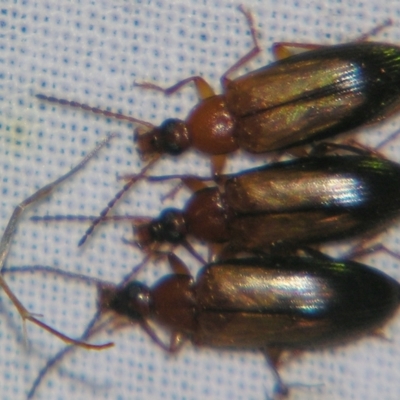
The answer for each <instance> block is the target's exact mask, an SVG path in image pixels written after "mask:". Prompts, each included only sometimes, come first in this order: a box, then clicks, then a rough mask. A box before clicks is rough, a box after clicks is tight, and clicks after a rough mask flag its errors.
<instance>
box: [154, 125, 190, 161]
mask: <svg viewBox="0 0 400 400" xmlns="http://www.w3.org/2000/svg"><path fill="white" fill-rule="evenodd" d="M159 129H160V144H159V146H160V148H161V149H162V150H163V151H164V152H165V153H167V154H170V155H171V156H177V155H179V154H181V153H182V152H183V151H185V150H186V149H187V148H188V147H189V145H190V143H189V134H188V130H187V127H186V124H185V123H184V122H183V121H181V120H180V119H175V118H170V119H167V120H165V121H164V122H163V123H162V124H161V125H160V128H159Z"/></svg>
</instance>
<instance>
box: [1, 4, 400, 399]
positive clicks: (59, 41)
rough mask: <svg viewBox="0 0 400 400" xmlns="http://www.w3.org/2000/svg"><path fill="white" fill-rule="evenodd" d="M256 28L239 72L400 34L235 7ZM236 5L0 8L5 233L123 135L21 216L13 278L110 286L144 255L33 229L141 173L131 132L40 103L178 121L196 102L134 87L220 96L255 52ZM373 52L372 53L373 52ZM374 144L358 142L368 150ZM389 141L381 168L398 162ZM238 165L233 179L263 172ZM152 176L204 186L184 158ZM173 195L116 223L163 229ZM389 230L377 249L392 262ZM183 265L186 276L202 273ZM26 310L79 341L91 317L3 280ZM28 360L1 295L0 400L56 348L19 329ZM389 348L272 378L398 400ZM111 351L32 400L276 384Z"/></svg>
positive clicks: (340, 7) (209, 353) (243, 369)
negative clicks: (284, 44) (70, 275)
mask: <svg viewBox="0 0 400 400" xmlns="http://www.w3.org/2000/svg"><path fill="white" fill-rule="evenodd" d="M241 3H243V4H244V5H245V6H246V7H248V8H249V9H250V10H251V11H252V13H253V14H254V16H255V20H256V26H257V29H258V30H259V33H260V42H261V44H262V48H263V49H264V50H265V51H263V53H262V54H261V55H260V57H258V58H257V59H256V60H255V61H254V62H252V63H251V64H250V66H249V68H255V67H257V66H262V65H264V64H267V63H269V62H271V61H272V55H271V52H270V46H271V44H272V42H274V41H295V42H306V43H325V44H333V43H338V42H342V41H351V40H354V39H355V38H357V37H359V36H360V35H361V34H362V33H365V32H367V31H369V30H370V29H372V28H374V27H375V26H376V25H377V24H379V23H382V22H384V21H385V20H386V19H387V18H392V20H393V22H394V26H392V27H390V28H387V29H386V30H385V31H384V32H382V33H380V34H379V35H378V36H377V37H376V40H384V41H388V42H391V43H397V44H398V43H400V26H399V23H398V21H399V17H400V3H399V2H397V1H395V0H393V1H378V0H359V1H336V0H330V1H326V0H322V1H309V0H303V1H298V0H281V1H274V0H270V1H268V2H267V1H245V0H241ZM238 4H239V3H235V2H232V1H228V0H219V1H207V0H204V1H191V0H189V1H188V0H186V1H182V0H180V1H177V0H176V1H168V2H167V1H165V2H163V1H134V0H130V1H122V0H114V1H91V2H89V1H67V0H58V1H37V2H35V1H29V0H27V1H15V2H14V1H6V0H5V1H2V2H1V6H0V8H1V9H2V11H1V13H0V33H1V36H0V45H1V56H0V57H1V63H0V77H1V83H0V85H1V86H0V88H1V91H0V100H1V104H0V163H1V171H2V174H1V180H0V191H1V210H0V216H1V224H0V230H1V231H3V230H4V228H5V225H6V223H7V221H8V219H9V217H10V215H11V212H12V210H13V208H14V207H15V206H16V205H17V203H19V202H20V201H21V200H22V199H24V198H26V197H27V196H28V195H30V194H31V193H33V191H34V190H35V189H37V188H39V187H41V186H43V185H44V184H45V183H48V182H49V181H50V180H52V179H55V178H56V177H58V176H59V175H61V174H63V173H64V172H66V171H67V170H68V169H69V168H70V166H72V165H74V164H76V163H77V162H78V161H79V160H80V158H81V156H82V154H84V153H85V152H87V151H89V150H90V149H91V148H93V147H94V145H95V143H96V142H97V141H98V140H100V139H101V138H103V137H104V136H105V135H106V134H107V133H109V132H119V133H120V135H121V138H119V139H114V140H113V142H112V145H111V147H110V148H109V149H105V150H103V151H102V152H101V154H100V156H99V157H98V158H97V159H96V160H93V161H92V162H91V163H90V165H89V166H88V167H87V168H85V170H84V171H82V172H81V173H80V174H79V176H77V177H76V178H74V179H71V180H70V181H69V182H68V183H67V184H65V185H63V186H62V187H61V188H60V189H59V190H57V191H56V193H55V194H54V195H53V196H52V197H51V198H49V199H48V200H45V201H43V202H41V203H40V204H38V205H37V206H34V207H33V208H32V209H30V210H29V211H28V212H27V213H26V215H25V217H24V219H23V221H21V223H20V225H19V229H18V234H17V235H16V237H15V241H14V245H13V247H12V250H11V253H10V257H9V259H8V266H22V265H26V266H28V265H46V266H53V267H56V268H59V269H60V270H64V271H70V272H80V273H84V274H88V275H91V276H93V277H98V278H102V279H105V280H109V281H111V282H114V283H118V282H119V281H120V280H121V279H122V277H123V276H124V274H126V273H128V271H129V270H130V269H131V268H132V266H134V265H135V264H137V263H138V262H139V261H140V259H141V257H142V254H141V253H140V252H139V251H138V250H135V249H133V248H131V247H129V246H127V245H125V244H123V243H122V241H121V237H125V238H128V239H129V238H131V228H130V225H129V223H118V224H109V225H107V226H106V225H103V226H101V227H100V228H99V229H97V231H96V234H95V235H94V236H93V237H91V238H90V240H89V241H88V243H87V245H86V246H84V247H83V248H82V249H78V248H77V247H76V244H77V242H78V240H79V238H80V237H81V235H82V234H83V232H84V230H85V227H86V225H84V224H81V223H71V222H59V223H51V224H48V225H46V224H39V223H33V222H31V221H30V220H29V216H31V215H35V214H37V215H44V214H59V215H65V214H84V215H87V214H91V215H97V214H98V213H99V212H100V210H101V209H102V208H103V207H104V206H105V204H106V203H107V201H108V200H109V199H110V198H111V197H112V196H113V195H114V193H116V192H117V191H118V189H119V188H120V186H121V183H120V182H117V181H116V180H115V176H116V174H123V173H129V172H137V171H139V169H140V166H141V163H140V162H139V158H138V156H137V154H136V151H135V149H134V147H133V145H132V141H131V138H132V128H131V127H130V126H129V125H128V124H126V123H118V122H116V121H114V120H112V121H111V120H110V121H109V120H106V119H105V118H103V117H97V116H96V115H93V114H90V113H84V112H82V111H80V110H73V109H70V108H63V107H61V106H53V105H49V104H44V103H42V102H40V101H39V100H37V99H36V98H35V97H34V96H33V95H34V94H36V93H44V94H47V95H54V96H57V97H61V98H66V99H70V100H76V101H80V102H84V103H86V104H90V105H92V106H99V107H103V108H104V107H111V109H112V110H114V111H116V110H120V111H121V112H123V113H129V114H131V115H132V116H135V117H138V118H143V119H144V120H147V121H150V122H152V123H160V122H161V121H163V120H164V119H165V118H167V117H172V116H175V117H181V118H184V117H185V115H186V114H187V112H188V110H190V108H191V107H192V106H193V105H194V104H196V95H195V93H194V91H193V89H192V88H190V87H189V88H186V89H185V90H183V91H182V92H180V93H179V94H176V95H174V96H171V97H170V98H165V97H163V96H162V95H161V94H159V93H157V92H151V91H144V90H141V89H139V88H135V87H133V86H132V84H133V83H134V82H135V81H137V82H142V81H151V82H155V83H158V84H160V85H163V86H167V85H171V84H173V83H176V82H177V81H179V80H181V79H183V78H186V77H188V76H191V75H195V74H201V75H202V76H203V77H204V78H205V79H207V81H209V82H210V84H211V85H212V86H213V87H215V88H216V89H217V90H220V89H219V87H220V86H219V77H220V76H221V75H222V73H223V72H224V71H225V70H227V69H228V68H229V67H230V66H231V65H232V64H233V63H234V62H235V61H236V60H237V59H238V58H239V57H240V56H241V55H243V54H244V53H245V52H246V51H247V50H248V49H249V48H250V46H251V38H250V36H249V31H248V26H247V24H246V21H245V19H244V17H243V15H242V14H241V13H240V12H239V11H237V6H238ZM374 39H375V38H374ZM399 125H400V118H399V117H398V116H397V117H394V118H393V119H390V120H388V121H387V122H385V123H384V124H380V125H377V126H375V127H373V128H370V129H363V130H361V133H360V134H359V135H358V137H359V138H360V141H362V142H363V143H366V144H372V145H373V144H374V143H377V142H379V140H380V139H381V138H384V137H385V136H386V135H388V134H389V133H391V132H393V131H394V130H396V129H398V128H399ZM367 133H368V135H367ZM399 142H400V141H399V140H397V141H394V142H393V143H391V144H390V145H388V146H387V147H386V148H385V154H386V155H388V156H389V157H391V158H392V159H397V160H398V159H399V157H398V156H397V154H398V153H399V151H400V147H399ZM263 160H264V159H263V158H262V157H261V158H258V160H257V159H255V158H252V157H249V156H247V155H241V154H236V155H235V156H232V157H231V158H230V162H229V166H228V170H231V171H232V170H240V169H242V168H244V167H248V166H250V165H254V163H262V161H263ZM154 172H155V173H157V172H158V173H168V174H169V173H193V174H200V175H207V174H208V173H209V163H208V161H207V159H205V158H202V157H201V156H199V155H198V154H194V152H190V153H188V154H186V155H185V156H183V157H179V158H177V159H167V158H166V159H163V160H162V161H161V162H160V163H159V164H158V166H157V167H156V168H155V169H154ZM170 187H171V185H169V184H163V185H156V184H154V185H149V184H141V185H139V186H138V187H137V188H136V190H134V191H131V192H130V193H129V195H128V196H126V197H125V198H124V200H123V201H122V202H120V204H119V206H118V207H116V209H115V210H114V212H115V213H118V214H123V213H131V214H135V215H152V216H156V215H158V213H159V211H160V210H161V209H162V208H164V207H166V206H167V205H172V204H173V205H174V206H180V205H182V204H184V201H185V199H187V197H188V193H187V192H185V191H183V192H182V193H180V194H179V195H178V196H177V198H176V200H175V201H170V202H165V203H164V204H162V202H161V201H160V196H161V194H162V193H166V192H167V191H168V189H169V188H170ZM397 237H398V230H396V229H395V228H393V229H391V230H390V231H389V232H388V233H387V234H386V235H384V236H382V241H383V242H384V243H385V244H386V245H387V246H389V247H390V248H392V249H394V250H397V251H400V247H399V245H398V240H397ZM182 254H183V255H184V259H185V260H186V261H187V262H188V263H189V264H190V267H191V270H192V271H193V273H194V274H195V273H196V270H197V268H198V264H197V263H195V262H193V259H192V258H191V257H189V256H187V255H186V254H184V253H182ZM367 262H368V263H369V264H374V265H375V266H377V267H379V268H382V269H383V270H385V271H386V272H387V273H389V274H391V275H392V276H393V277H395V278H396V279H400V271H399V268H398V266H399V263H398V262H397V261H396V260H393V259H392V258H390V257H385V256H381V255H376V256H374V257H372V259H370V260H367ZM162 264H163V263H160V265H157V266H153V265H149V266H148V267H147V268H145V270H144V271H143V272H142V273H141V275H140V279H141V280H142V279H143V280H144V281H145V282H147V283H149V284H150V283H151V282H153V281H154V280H155V279H157V277H160V276H162V275H163V274H164V273H165V272H166V271H167V268H166V267H165V266H162ZM7 279H8V282H9V283H10V285H11V287H12V288H13V290H15V292H16V293H17V294H18V296H20V299H21V300H22V302H23V303H24V304H25V305H26V306H27V307H28V308H29V309H30V310H32V311H33V312H37V313H41V314H43V315H44V321H46V322H47V323H49V324H50V325H52V326H54V327H57V328H58V329H59V330H61V331H62V332H65V333H67V334H69V335H71V336H74V337H78V336H79V335H80V334H81V332H83V330H84V328H85V325H86V324H87V322H88V321H89V320H90V318H91V315H92V314H93V313H94V311H95V302H96V291H95V289H94V288H93V287H91V286H89V285H86V284H84V283H81V282H76V281H74V280H68V279H66V278H65V277H57V276H54V275H51V274H42V273H38V272H37V273H34V274H18V275H13V276H12V277H11V276H8V277H7ZM27 328H28V329H27V330H28V338H29V344H30V351H28V350H27V349H26V348H25V347H24V344H23V335H22V328H21V320H20V318H19V316H18V314H17V312H16V310H15V309H14V307H13V306H12V305H11V304H10V302H9V301H8V299H7V297H6V295H5V294H4V293H3V292H2V291H1V294H0V397H1V398H2V399H3V400H6V399H12V400H16V399H17V400H19V399H24V398H25V397H26V393H27V392H28V390H29V388H30V386H31V385H32V383H33V381H34V379H35V377H36V376H37V374H38V371H39V370H40V369H41V368H42V367H43V366H44V365H45V363H46V361H47V360H48V359H50V358H51V357H52V355H54V354H55V353H56V352H57V350H59V349H61V348H62V347H63V344H62V343H60V341H59V340H57V339H56V338H53V337H52V336H51V335H50V334H48V333H46V332H43V331H42V330H40V329H39V328H37V327H35V326H33V325H32V324H29V323H28V324H27ZM387 332H388V333H389V335H390V337H391V341H386V340H383V339H380V338H376V337H371V338H366V339H363V340H361V341H358V342H354V343H353V344H350V345H348V346H345V347H340V348H336V349H328V350H324V351H320V352H315V353H307V354H304V355H303V357H301V358H299V359H296V360H293V361H292V362H290V363H288V364H287V365H286V366H284V367H283V368H282V369H281V372H282V377H283V379H284V380H285V382H287V383H288V384H293V383H301V384H305V385H319V384H321V386H316V387H311V388H307V387H306V388H296V389H294V390H293V393H292V398H293V399H312V398H315V399H319V398H323V399H363V400H366V399H370V400H372V399H373V400H375V399H387V400H388V399H393V400H397V399H398V398H399V395H400V379H399V371H400V318H394V319H393V321H392V322H391V323H390V324H389V325H388V327H387ZM96 340H97V341H98V342H99V343H101V342H105V341H109V340H113V341H115V343H116V346H115V348H113V349H111V350H106V351H102V352H95V351H91V352H89V351H85V350H81V349H76V351H74V352H73V353H72V354H71V355H69V356H68V357H66V358H65V359H64V360H63V361H62V363H61V364H60V366H59V367H58V368H54V369H53V370H51V371H50V372H49V374H48V375H47V377H46V378H45V379H44V381H43V383H42V385H41V386H40V388H39V389H38V392H37V394H36V397H35V399H60V400H66V399H75V400H78V399H86V400H87V399H97V400H100V399H119V400H125V399H135V400H139V399H168V400H170V399H171V400H172V399H205V398H207V399H230V400H233V399H235V400H236V399H246V400H249V399H263V398H265V396H266V393H271V390H272V386H273V384H274V380H273V375H272V374H271V371H270V370H269V368H267V366H266V365H265V362H264V359H263V356H262V355H261V354H258V353H257V352H254V353H251V352H250V353H245V352H229V351H228V352H216V351H214V350H209V349H194V348H193V347H192V346H191V345H188V346H186V347H185V348H184V349H183V350H182V351H181V352H180V353H179V354H177V355H176V356H172V357H171V356H169V355H167V354H165V353H164V352H163V351H162V350H161V349H159V348H158V347H156V346H155V345H154V344H153V343H152V342H151V340H150V339H149V338H148V337H147V335H146V334H145V333H144V332H142V331H141V330H140V329H139V327H136V328H135V327H132V328H129V329H125V330H123V331H117V332H112V333H110V335H107V334H106V333H104V334H102V335H100V336H99V337H98V338H96Z"/></svg>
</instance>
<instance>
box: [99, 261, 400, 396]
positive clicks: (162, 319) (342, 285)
mask: <svg viewBox="0 0 400 400" xmlns="http://www.w3.org/2000/svg"><path fill="white" fill-rule="evenodd" d="M171 260H172V262H174V261H175V262H176V261H179V259H177V258H176V257H175V256H172V255H170V261H171ZM399 296H400V285H399V283H398V282H396V281H395V280H393V279H392V278H390V277H389V276H387V275H385V274H384V273H383V272H381V271H379V270H376V269H374V268H370V267H367V266H365V265H362V264H359V263H356V262H351V261H343V262H342V261H335V260H332V259H330V258H327V257H324V256H321V257H298V256H289V257H288V256H284V257H281V256H265V257H261V258H249V259H234V260H229V261H224V262H218V263H212V264H209V265H206V266H204V267H203V268H202V269H201V270H200V271H199V273H198V276H197V279H196V280H194V279H193V278H192V277H191V276H190V274H189V272H188V271H187V272H186V273H185V272H184V271H180V272H177V273H174V274H172V275H167V276H165V277H164V278H162V279H161V280H160V281H158V282H156V284H155V285H154V286H153V287H152V288H148V287H147V286H145V285H143V284H142V283H140V282H137V281H132V282H130V283H128V284H123V285H121V286H114V285H106V286H104V287H100V309H101V310H102V311H113V312H115V313H117V314H118V315H121V316H124V317H127V318H128V319H129V320H130V321H133V322H138V323H139V324H140V325H141V326H142V327H143V328H144V329H145V331H146V332H147V333H148V334H149V335H150V337H151V338H152V339H153V340H154V341H155V342H156V343H158V344H159V345H160V346H162V347H163V348H165V349H167V350H169V351H171V352H172V351H176V350H178V349H179V348H180V346H181V345H182V344H183V343H184V342H185V341H188V340H190V341H191V342H192V343H193V344H195V345H197V346H209V347H217V348H239V349H245V348H248V349H260V350H262V351H264V353H265V355H266V356H267V359H269V361H270V363H271V365H272V366H275V367H276V365H277V363H278V361H279V355H280V354H281V353H282V351H284V350H292V351H297V350H305V349H309V348H315V347H318V346H327V345H334V344H341V343H344V342H347V341H349V340H354V339H356V338H358V337H359V336H360V335H365V334H367V333H372V332H373V331H375V330H377V329H379V328H381V326H382V325H383V324H384V323H385V322H386V321H387V320H388V319H390V318H391V317H392V316H393V314H394V313H395V312H396V310H397V309H398V305H399V299H400V297H399ZM150 321H152V322H153V323H155V324H157V325H160V326H162V327H164V328H165V329H166V330H167V331H168V332H169V334H170V335H171V341H170V345H169V346H168V345H164V344H163V342H161V341H160V339H159V338H158V335H157V334H156V333H155V332H154V330H153V328H151V325H149V322H150ZM270 353H271V354H274V359H270V358H269V357H270V356H269V354H270ZM276 373H277V371H276ZM277 379H278V384H277V389H278V391H279V393H280V394H283V395H286V394H287V393H288V388H287V387H286V386H285V385H284V383H283V382H282V381H281V380H280V377H279V374H278V373H277Z"/></svg>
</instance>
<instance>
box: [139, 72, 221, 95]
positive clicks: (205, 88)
mask: <svg viewBox="0 0 400 400" xmlns="http://www.w3.org/2000/svg"><path fill="white" fill-rule="evenodd" d="M189 83H194V86H195V87H196V91H197V94H198V96H199V98H200V99H202V100H204V99H206V98H208V97H212V96H215V92H214V90H213V89H212V87H211V86H210V85H209V84H208V83H207V82H206V81H205V80H204V79H203V78H202V77H201V76H191V77H189V78H186V79H183V80H181V81H179V82H178V83H176V84H175V85H173V86H170V87H168V88H162V87H161V86H157V85H155V84H153V83H150V82H142V83H135V84H134V85H135V86H138V87H140V88H142V89H149V90H157V91H159V92H162V93H164V94H165V95H166V96H170V95H171V94H173V93H176V92H178V91H179V90H181V89H182V88H183V87H184V86H186V85H187V84H189Z"/></svg>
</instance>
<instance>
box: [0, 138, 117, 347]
mask: <svg viewBox="0 0 400 400" xmlns="http://www.w3.org/2000/svg"><path fill="white" fill-rule="evenodd" d="M115 136H116V135H115V134H113V135H110V136H109V137H108V138H107V139H106V140H103V141H102V142H100V143H99V145H98V146H97V147H96V148H95V149H94V150H92V151H91V152H89V153H88V154H87V155H86V156H85V157H84V158H83V160H82V161H81V162H80V163H78V164H77V165H76V166H75V167H74V168H72V169H71V170H70V171H69V172H67V173H66V174H64V175H62V176H61V177H59V178H58V179H56V180H55V181H53V182H51V183H49V184H47V185H45V186H43V187H42V188H40V189H39V190H37V191H36V192H35V193H33V194H32V195H31V196H29V197H28V198H26V199H25V200H23V201H22V202H21V203H20V204H18V205H17V206H16V208H15V209H14V212H13V213H12V215H11V217H10V219H9V221H8V223H7V226H6V229H5V230H4V233H3V235H2V237H1V241H0V287H1V288H2V289H3V290H4V292H5V293H6V294H7V296H8V297H9V298H10V300H11V301H12V303H13V304H14V306H15V307H16V308H17V310H18V312H19V314H20V316H21V318H22V320H23V321H24V322H25V321H26V320H28V321H31V322H33V323H34V324H36V325H38V326H39V327H41V328H43V329H45V330H46V331H48V332H50V333H51V334H53V335H55V336H57V337H58V338H59V339H61V340H63V341H64V342H66V343H70V344H75V345H78V346H81V347H84V348H87V349H96V350H99V349H104V348H108V347H110V346H113V343H105V344H102V345H92V344H89V343H85V342H81V341H79V340H75V339H72V338H70V337H68V336H66V335H64V334H63V333H61V332H59V331H57V330H56V329H54V328H52V327H50V326H49V325H47V324H45V323H44V322H42V321H40V320H39V319H37V318H36V317H35V316H34V315H33V314H32V313H30V312H29V311H28V310H27V309H26V308H25V306H24V305H23V304H22V303H21V302H20V301H19V299H18V297H17V296H16V295H15V294H14V293H13V291H12V290H11V288H10V287H9V286H8V284H7V282H6V281H5V279H4V277H3V274H2V272H3V269H4V267H5V264H6V261H7V256H8V253H9V251H10V249H11V245H12V241H13V239H14V234H15V231H16V229H17V225H18V222H19V220H20V218H21V216H22V213H23V212H24V211H25V209H26V208H27V207H29V206H30V205H32V204H33V203H35V202H37V201H39V200H40V199H43V198H44V197H46V196H48V195H50V194H51V193H52V191H53V190H54V189H55V188H57V187H58V186H59V185H60V184H61V183H63V182H64V181H66V180H67V179H69V178H70V177H71V176H73V175H74V174H76V173H77V172H78V171H80V170H81V169H82V168H83V167H84V166H85V165H86V164H87V163H88V162H89V161H90V160H91V159H92V158H93V157H94V156H95V155H96V154H97V153H98V152H99V151H100V149H101V148H102V147H104V146H105V145H106V144H107V143H108V142H109V141H110V140H111V139H112V138H113V137H115Z"/></svg>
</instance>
